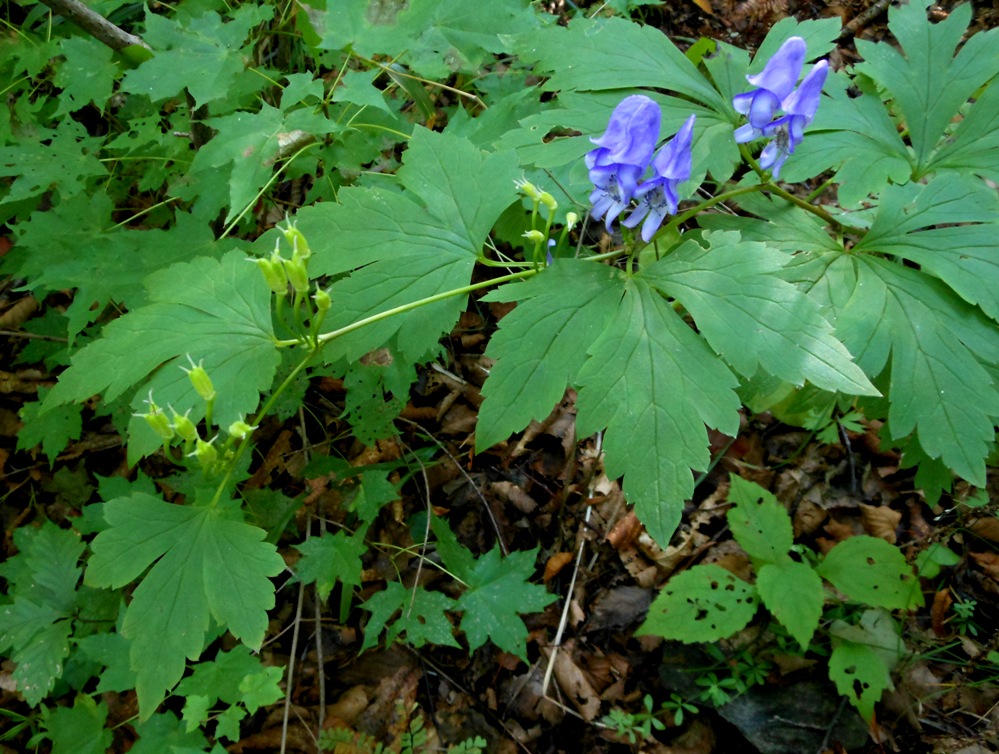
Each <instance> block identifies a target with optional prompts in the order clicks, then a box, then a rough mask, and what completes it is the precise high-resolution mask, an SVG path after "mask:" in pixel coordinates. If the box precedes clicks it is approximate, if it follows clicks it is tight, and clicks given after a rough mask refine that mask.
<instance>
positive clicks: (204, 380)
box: [181, 355, 217, 401]
mask: <svg viewBox="0 0 999 754" xmlns="http://www.w3.org/2000/svg"><path fill="white" fill-rule="evenodd" d="M187 359H188V361H190V362H191V368H190V369H184V367H181V369H184V371H185V372H187V376H188V379H190V380H191V384H192V385H194V390H195V392H197V394H198V395H200V396H201V397H202V398H203V399H204V400H206V401H213V400H215V396H216V395H217V393H216V392H215V386H214V385H213V384H212V378H211V377H209V376H208V372H206V371H205V368H204V367H203V366H201V362H200V361H199V362H198V363H197V364H195V363H194V359H192V358H191V356H190V355H188V357H187Z"/></svg>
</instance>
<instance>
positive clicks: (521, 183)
mask: <svg viewBox="0 0 999 754" xmlns="http://www.w3.org/2000/svg"><path fill="white" fill-rule="evenodd" d="M513 185H514V186H516V187H517V189H518V190H520V191H523V192H524V193H525V194H527V198H528V199H530V200H531V201H532V202H538V201H541V192H540V191H538V187H537V186H535V185H534V184H533V183H531V182H530V181H528V180H525V179H523V178H521V179H519V180H516V181H514V182H513Z"/></svg>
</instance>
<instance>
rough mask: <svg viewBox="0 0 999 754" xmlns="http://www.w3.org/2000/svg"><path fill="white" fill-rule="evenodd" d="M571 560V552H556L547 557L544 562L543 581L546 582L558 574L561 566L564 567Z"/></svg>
mask: <svg viewBox="0 0 999 754" xmlns="http://www.w3.org/2000/svg"><path fill="white" fill-rule="evenodd" d="M571 562H572V553H571V552H557V553H555V554H554V555H552V556H551V557H550V558H548V561H547V562H546V563H545V576H544V582H545V583H546V584H547V583H548V582H549V581H551V580H552V579H553V578H555V577H556V576H558V575H559V573H560V572H561V571H562V569H563V568H565V567H566V566H567V565H569V563H571Z"/></svg>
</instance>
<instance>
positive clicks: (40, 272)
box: [9, 192, 234, 339]
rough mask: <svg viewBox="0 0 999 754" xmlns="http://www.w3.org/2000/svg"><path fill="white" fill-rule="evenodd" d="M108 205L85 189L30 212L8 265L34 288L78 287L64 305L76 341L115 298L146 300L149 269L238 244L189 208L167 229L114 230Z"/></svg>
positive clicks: (134, 303) (130, 304)
mask: <svg viewBox="0 0 999 754" xmlns="http://www.w3.org/2000/svg"><path fill="white" fill-rule="evenodd" d="M111 209H112V206H111V200H110V199H109V198H108V196H107V194H105V193H103V192H101V193H96V194H93V195H92V196H87V195H86V194H85V193H80V194H78V195H75V196H73V197H71V198H69V199H67V200H66V201H64V202H62V203H60V204H59V206H57V207H55V208H53V209H51V210H49V211H47V212H35V213H33V214H32V215H31V218H30V219H29V220H28V222H26V223H22V224H21V225H19V228H18V229H19V232H20V237H19V238H18V243H17V245H16V246H15V247H14V250H13V251H12V253H11V257H10V260H9V263H11V264H12V265H13V267H12V268H9V269H12V270H16V273H17V274H18V275H19V276H23V277H26V278H28V279H29V281H30V282H29V284H28V285H29V287H30V288H31V289H32V290H37V291H44V292H48V291H58V290H62V289H66V288H76V295H75V296H74V297H73V302H72V303H71V304H70V305H69V307H68V308H67V309H66V317H67V318H68V320H69V337H70V338H71V339H72V338H75V337H76V335H77V334H78V333H79V332H80V331H81V330H83V328H84V327H85V326H86V325H87V324H89V323H90V322H92V321H94V320H95V319H96V318H97V317H99V316H100V315H101V314H102V312H103V311H104V308H105V306H107V304H108V303H110V302H115V303H118V304H122V305H124V306H125V307H127V308H129V309H135V308H137V307H139V306H142V305H144V304H146V303H148V301H149V295H148V293H147V288H146V286H145V284H144V281H145V279H146V277H148V276H149V275H150V274H151V273H153V272H156V271H158V270H162V269H163V268H164V267H167V266H169V265H170V264H173V263H176V262H184V261H187V260H189V259H193V258H195V257H201V256H210V257H219V256H221V254H222V251H223V250H225V249H227V248H232V246H233V245H234V244H233V243H231V242H228V243H227V242H224V241H223V242H221V243H220V242H217V241H216V240H215V238H214V236H213V234H212V232H211V229H210V228H209V227H208V225H206V224H202V223H199V222H198V221H196V220H195V219H194V218H192V217H191V216H189V215H185V214H181V215H179V216H178V218H177V223H176V224H175V225H174V226H173V227H172V228H170V230H169V231H166V230H158V229H153V230H142V231H139V230H128V231H122V230H120V229H115V223H114V221H113V220H112V219H111ZM95 304H96V306H95Z"/></svg>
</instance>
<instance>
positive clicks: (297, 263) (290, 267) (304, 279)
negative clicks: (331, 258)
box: [284, 259, 309, 293]
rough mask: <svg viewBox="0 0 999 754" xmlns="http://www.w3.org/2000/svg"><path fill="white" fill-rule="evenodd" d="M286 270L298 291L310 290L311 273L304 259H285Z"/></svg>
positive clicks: (292, 284)
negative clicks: (306, 267)
mask: <svg viewBox="0 0 999 754" xmlns="http://www.w3.org/2000/svg"><path fill="white" fill-rule="evenodd" d="M284 271H285V273H287V275H288V280H289V282H291V287H292V288H294V289H295V292H296V293H308V292H309V273H308V271H307V270H306V269H305V262H304V261H302V260H301V259H291V260H285V263H284Z"/></svg>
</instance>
